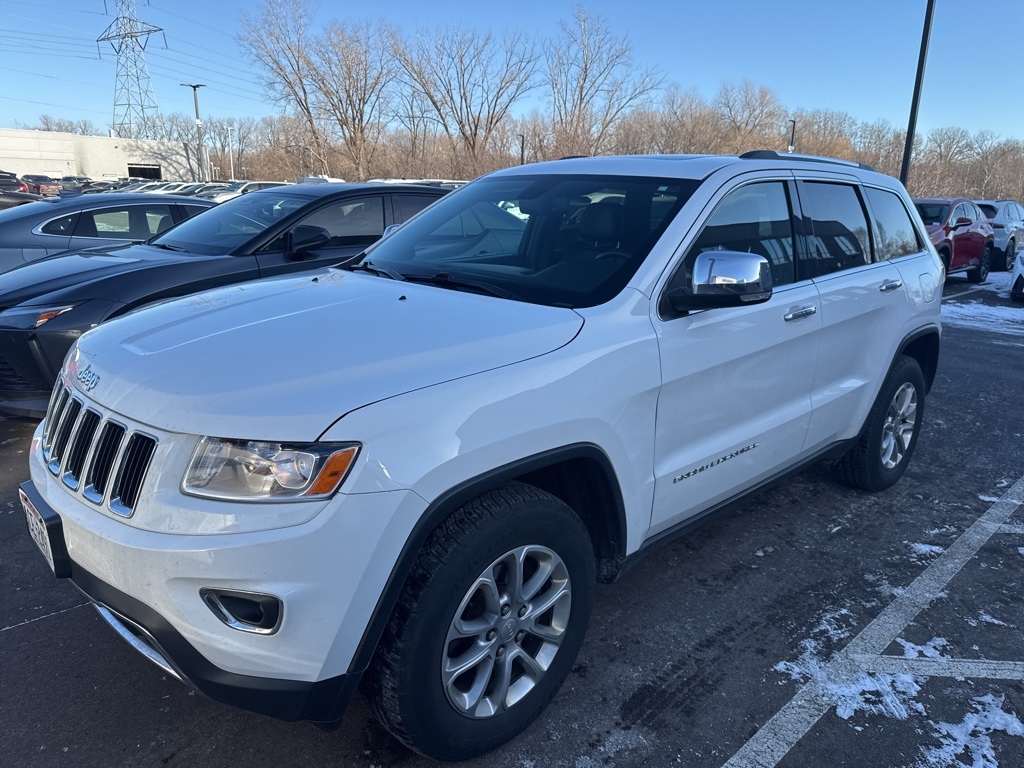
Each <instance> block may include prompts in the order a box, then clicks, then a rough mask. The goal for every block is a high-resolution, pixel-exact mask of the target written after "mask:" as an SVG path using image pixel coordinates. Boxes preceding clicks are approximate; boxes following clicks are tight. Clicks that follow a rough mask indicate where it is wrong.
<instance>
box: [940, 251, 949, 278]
mask: <svg viewBox="0 0 1024 768" xmlns="http://www.w3.org/2000/svg"><path fill="white" fill-rule="evenodd" d="M939 258H940V259H942V268H943V274H944V275H945V276H946V277H949V251H947V250H946V249H944V248H943V249H942V250H940V251H939Z"/></svg>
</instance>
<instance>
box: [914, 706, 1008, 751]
mask: <svg viewBox="0 0 1024 768" xmlns="http://www.w3.org/2000/svg"><path fill="white" fill-rule="evenodd" d="M1004 701H1005V698H1004V697H1003V696H998V697H997V696H993V695H992V694H988V695H986V696H981V697H979V698H976V699H973V700H972V701H971V708H972V709H973V710H974V711H973V712H968V713H967V714H966V715H965V716H964V719H963V720H962V721H961V722H959V723H956V724H952V723H936V722H931V725H932V727H933V728H934V729H935V730H936V735H937V736H938V739H939V741H940V745H939V746H937V747H921V748H920V749H921V760H919V761H918V762H917V766H918V768H955V767H956V766H960V767H961V768H963V767H964V766H971V768H999V761H998V760H997V759H996V751H995V747H994V746H993V744H992V737H991V734H992V733H994V732H996V731H1001V732H1003V733H1005V734H1007V735H1008V736H1017V737H1021V736H1024V723H1021V721H1020V719H1019V718H1018V717H1017V715H1016V713H1013V712H1007V711H1006V710H1004V709H1003V702H1004ZM961 756H962V758H961ZM1011 764H1015V763H1013V762H1012V761H1011Z"/></svg>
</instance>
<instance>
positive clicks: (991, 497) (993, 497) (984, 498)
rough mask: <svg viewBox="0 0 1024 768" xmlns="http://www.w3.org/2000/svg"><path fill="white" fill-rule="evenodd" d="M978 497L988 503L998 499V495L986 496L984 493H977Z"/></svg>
mask: <svg viewBox="0 0 1024 768" xmlns="http://www.w3.org/2000/svg"><path fill="white" fill-rule="evenodd" d="M978 498H979V499H981V500H982V501H987V502H988V503H989V504H995V503H996V502H997V501H999V497H998V496H988V495H986V494H984V493H979V494H978Z"/></svg>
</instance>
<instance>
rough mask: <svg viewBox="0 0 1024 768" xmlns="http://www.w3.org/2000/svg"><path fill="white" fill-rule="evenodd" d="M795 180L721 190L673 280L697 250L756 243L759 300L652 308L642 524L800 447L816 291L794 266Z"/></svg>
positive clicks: (674, 517)
mask: <svg viewBox="0 0 1024 768" xmlns="http://www.w3.org/2000/svg"><path fill="white" fill-rule="evenodd" d="M792 195H793V187H792V183H791V182H789V181H787V180H784V179H776V180H763V181H762V180H758V181H755V182H751V183H747V184H744V185H742V186H740V187H738V188H735V189H733V190H732V191H730V192H728V194H726V195H724V196H723V197H722V198H721V199H720V201H719V202H718V203H717V205H716V207H715V210H714V212H713V213H712V214H711V216H710V217H709V218H708V220H707V221H706V223H705V224H704V227H703V229H702V230H701V233H700V235H699V236H698V237H697V240H696V241H695V242H694V243H693V245H692V246H690V248H689V249H688V250H687V253H686V254H685V255H684V257H683V259H682V263H681V266H680V268H679V269H678V270H677V272H676V274H675V276H674V277H673V278H672V280H671V281H670V283H669V288H671V287H673V286H674V285H676V284H677V283H678V282H679V281H688V280H689V270H690V269H692V265H693V261H694V259H696V257H697V255H698V254H699V253H701V252H704V251H708V250H730V251H746V252H750V253H758V254H760V255H762V256H765V257H766V258H767V259H768V260H769V262H770V263H771V267H772V279H773V283H774V284H775V288H774V290H773V295H772V298H771V299H769V300H768V301H767V302H765V303H763V304H757V305H753V306H746V307H736V308H730V309H711V310H704V311H696V312H690V313H689V314H688V315H685V316H677V317H671V316H669V317H666V316H665V308H664V307H662V308H661V314H660V315H659V316H658V317H656V318H654V323H655V328H656V331H657V334H658V343H659V347H660V354H661V367H662V387H661V393H660V396H659V399H658V411H657V425H656V430H655V501H654V509H653V513H652V519H651V529H650V532H649V533H650V534H656V533H658V532H660V531H662V530H664V529H666V528H669V527H671V526H673V525H675V524H677V523H679V522H682V521H683V520H685V519H686V518H687V517H690V516H692V515H694V514H696V513H698V512H700V511H701V510H704V509H706V508H708V507H711V506H713V505H715V504H717V503H718V502H721V501H724V500H726V499H728V498H730V497H732V496H734V495H736V494H737V493H738V492H740V491H742V490H743V489H745V488H749V487H751V486H753V485H755V484H757V483H759V482H760V481H762V480H764V479H767V478H769V477H771V476H772V475H773V474H775V473H777V472H778V471H780V470H781V469H783V468H784V467H787V466H789V465H790V464H792V463H793V461H794V460H795V459H796V457H797V456H798V455H799V454H800V452H801V450H802V449H803V445H804V440H805V437H806V434H807V427H808V424H809V421H810V414H811V398H810V390H811V380H812V377H813V375H814V369H815V362H816V359H817V355H818V341H819V331H820V329H821V313H820V311H819V310H820V306H819V303H820V302H819V300H818V291H817V289H816V288H815V286H814V283H813V282H812V281H810V280H799V279H798V275H797V274H796V272H795V260H794V245H795V243H794V235H793V220H792V213H791V211H792V206H791V198H792Z"/></svg>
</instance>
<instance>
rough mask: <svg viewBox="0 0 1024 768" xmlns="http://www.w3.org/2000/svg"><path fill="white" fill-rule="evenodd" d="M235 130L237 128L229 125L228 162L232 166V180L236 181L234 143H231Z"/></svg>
mask: <svg viewBox="0 0 1024 768" xmlns="http://www.w3.org/2000/svg"><path fill="white" fill-rule="evenodd" d="M234 130H235V126H233V125H228V162H229V163H230V164H231V180H232V181H234V180H235V150H234V143H233V142H232V141H231V134H232V132H233V131H234Z"/></svg>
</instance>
